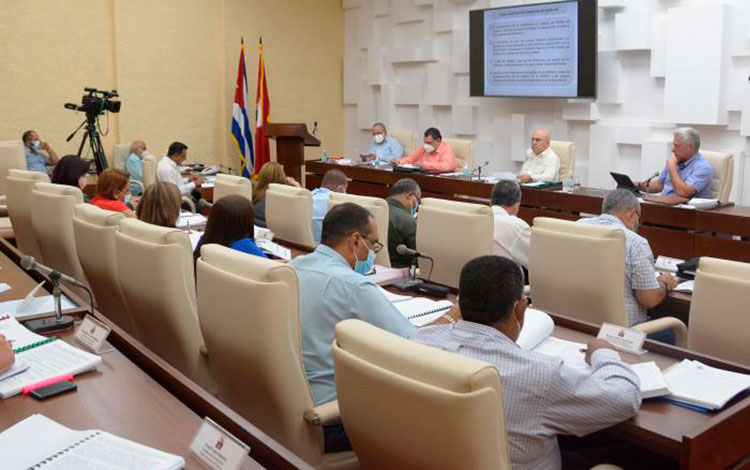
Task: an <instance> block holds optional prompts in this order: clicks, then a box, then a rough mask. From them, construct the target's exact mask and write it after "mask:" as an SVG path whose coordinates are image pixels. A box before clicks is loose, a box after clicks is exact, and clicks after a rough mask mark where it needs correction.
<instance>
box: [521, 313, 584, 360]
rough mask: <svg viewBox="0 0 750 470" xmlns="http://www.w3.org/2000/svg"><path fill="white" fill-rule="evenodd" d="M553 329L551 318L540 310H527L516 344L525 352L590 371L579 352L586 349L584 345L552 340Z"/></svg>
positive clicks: (553, 324)
mask: <svg viewBox="0 0 750 470" xmlns="http://www.w3.org/2000/svg"><path fill="white" fill-rule="evenodd" d="M554 329H555V322H554V321H552V317H550V316H549V315H547V314H546V313H545V312H542V311H541V310H536V309H534V308H527V309H526V314H525V318H524V321H523V328H522V329H521V334H519V335H518V339H517V340H516V344H518V346H520V347H521V349H524V350H526V351H534V352H536V353H539V354H544V355H545V356H550V357H558V358H560V359H562V360H563V363H564V364H565V365H566V366H568V367H572V368H575V369H585V370H588V369H590V368H591V366H589V365H588V364H587V363H586V354H585V353H583V352H581V349H586V345H585V344H583V343H576V342H573V341H567V340H564V339H559V338H553V337H552V336H550V335H551V334H552V331H553V330H554Z"/></svg>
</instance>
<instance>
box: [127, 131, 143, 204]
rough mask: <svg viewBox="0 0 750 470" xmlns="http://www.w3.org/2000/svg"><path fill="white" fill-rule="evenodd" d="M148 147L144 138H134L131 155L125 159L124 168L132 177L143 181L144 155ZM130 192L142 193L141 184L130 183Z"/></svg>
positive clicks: (135, 194)
mask: <svg viewBox="0 0 750 470" xmlns="http://www.w3.org/2000/svg"><path fill="white" fill-rule="evenodd" d="M147 153H149V152H148V149H147V148H146V142H144V141H142V140H134V141H133V143H132V144H130V155H128V158H126V159H125V163H124V165H123V166H124V168H125V170H126V171H127V172H128V173H130V179H131V180H136V181H140V182H141V183H143V161H142V160H143V156H144V155H146V154H147ZM130 192H131V193H133V195H134V196H140V195H141V186H139V185H137V184H131V185H130Z"/></svg>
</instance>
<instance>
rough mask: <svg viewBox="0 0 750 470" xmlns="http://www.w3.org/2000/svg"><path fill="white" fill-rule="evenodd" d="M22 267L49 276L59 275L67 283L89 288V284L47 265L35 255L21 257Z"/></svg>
mask: <svg viewBox="0 0 750 470" xmlns="http://www.w3.org/2000/svg"><path fill="white" fill-rule="evenodd" d="M21 267H22V268H23V269H25V270H26V271H37V272H39V273H41V274H44V275H45V276H47V277H57V278H58V279H60V280H61V281H62V282H64V283H66V284H71V285H74V286H77V287H82V288H84V289H88V286H87V285H85V284H83V283H82V282H80V281H77V280H76V279H75V278H73V277H70V276H68V275H67V274H63V273H61V272H60V271H58V270H56V269H52V268H50V267H49V266H45V265H43V264H41V263H39V262H37V260H35V259H34V257H33V256H29V255H26V256H22V257H21Z"/></svg>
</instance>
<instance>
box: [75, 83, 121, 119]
mask: <svg viewBox="0 0 750 470" xmlns="http://www.w3.org/2000/svg"><path fill="white" fill-rule="evenodd" d="M83 90H84V91H85V92H87V93H88V94H87V95H83V98H81V104H75V103H65V108H66V109H70V110H73V111H83V112H84V113H86V116H87V117H89V118H92V117H96V116H99V115H102V114H104V112H105V111H109V112H111V113H119V112H120V106H121V104H122V103H120V102H119V101H115V100H113V99H112V98H115V97H118V96H120V95H118V94H117V90H112V91H107V90H97V89H96V88H84V89H83Z"/></svg>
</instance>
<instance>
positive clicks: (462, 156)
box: [443, 139, 474, 170]
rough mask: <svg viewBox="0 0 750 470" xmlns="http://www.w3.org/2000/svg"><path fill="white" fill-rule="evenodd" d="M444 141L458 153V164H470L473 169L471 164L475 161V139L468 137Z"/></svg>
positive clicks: (461, 165)
mask: <svg viewBox="0 0 750 470" xmlns="http://www.w3.org/2000/svg"><path fill="white" fill-rule="evenodd" d="M443 142H445V143H446V144H448V146H449V147H450V148H452V149H453V152H454V153H455V154H456V159H457V160H458V166H459V167H463V166H464V165H465V166H468V167H469V170H471V169H472V168H471V165H472V164H473V162H474V141H473V140H466V139H443Z"/></svg>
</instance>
